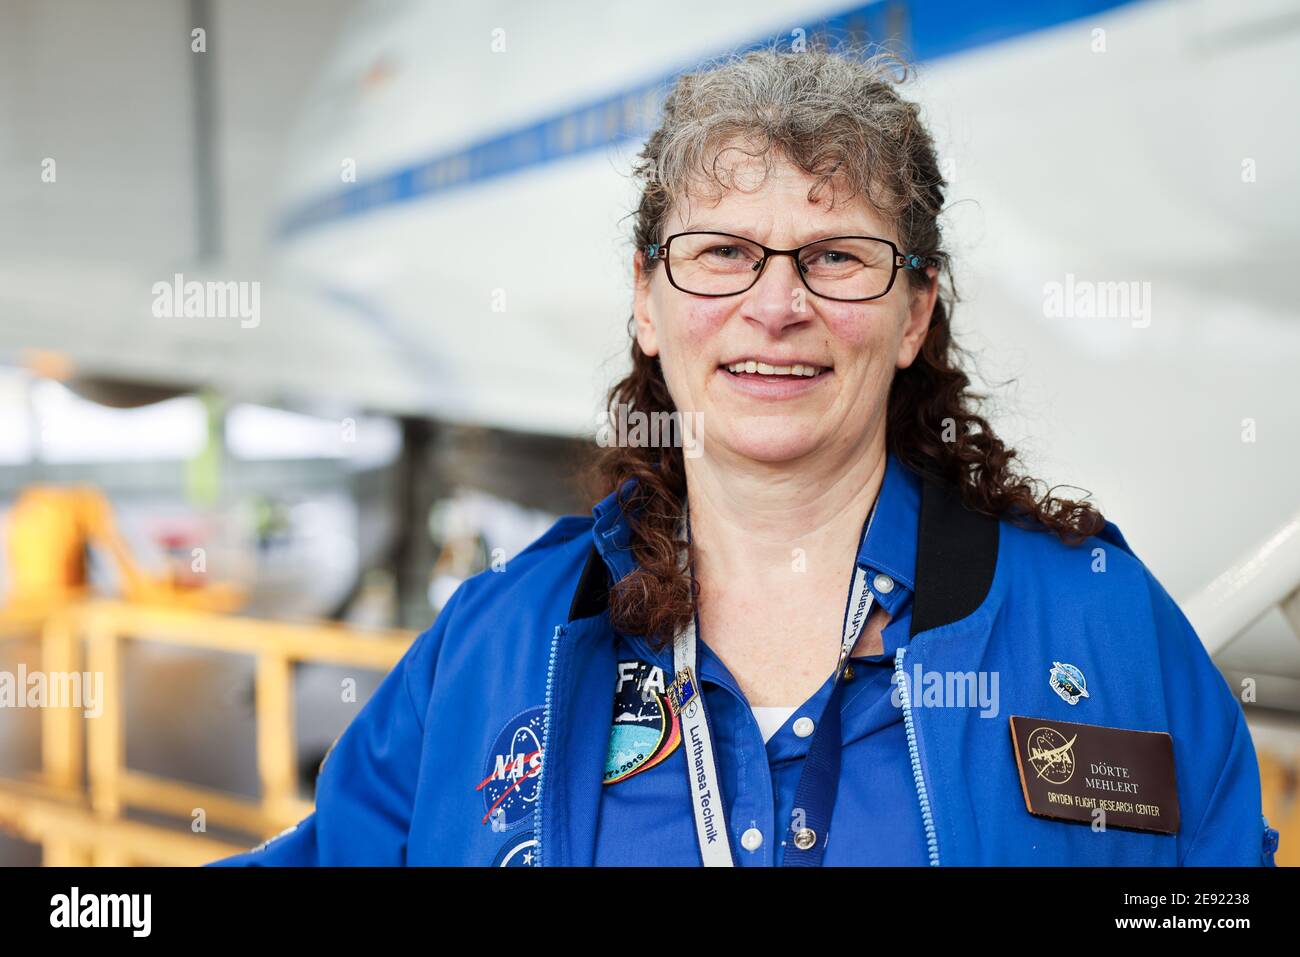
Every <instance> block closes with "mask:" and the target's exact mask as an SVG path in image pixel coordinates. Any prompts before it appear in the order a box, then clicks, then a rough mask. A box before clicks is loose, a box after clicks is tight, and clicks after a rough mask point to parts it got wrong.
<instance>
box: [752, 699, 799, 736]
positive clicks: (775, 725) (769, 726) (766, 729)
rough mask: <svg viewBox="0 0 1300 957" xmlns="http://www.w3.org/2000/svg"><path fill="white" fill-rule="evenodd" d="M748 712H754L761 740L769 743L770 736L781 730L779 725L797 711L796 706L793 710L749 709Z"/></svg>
mask: <svg viewBox="0 0 1300 957" xmlns="http://www.w3.org/2000/svg"><path fill="white" fill-rule="evenodd" d="M750 710H751V711H753V712H754V717H755V718H756V719H757V720H758V728H759V730H760V731H762V732H763V740H764V741H765V742H766V741H770V740H771V739H772V735H774V734H776V733H777V732H778V731H780V730H781V725H783V724H785V723H786V721H788V720H789V719H790V715H792V714H794V713H795V712H796V711H797V710H799V709H798V707H797V706H796V707H793V708H785V707H781V708H751V709H750Z"/></svg>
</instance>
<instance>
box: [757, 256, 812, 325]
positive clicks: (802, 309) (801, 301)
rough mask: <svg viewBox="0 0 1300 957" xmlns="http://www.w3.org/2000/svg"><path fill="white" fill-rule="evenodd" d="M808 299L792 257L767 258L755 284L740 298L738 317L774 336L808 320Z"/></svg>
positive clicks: (809, 310)
mask: <svg viewBox="0 0 1300 957" xmlns="http://www.w3.org/2000/svg"><path fill="white" fill-rule="evenodd" d="M809 296H810V294H809V292H808V287H807V286H805V285H804V284H803V280H802V279H801V278H800V277H799V264H798V262H797V261H796V260H795V258H794V256H769V257H768V259H767V262H765V263H764V264H763V268H762V272H761V273H760V275H759V277H758V281H757V282H755V283H754V285H753V286H751V287H750V288H749V291H748V292H747V293H745V295H744V297H743V299H744V302H743V303H742V305H741V315H742V316H744V317H745V318H746V319H748V320H749V321H751V322H756V323H758V324H759V325H761V326H764V327H766V328H767V330H768V332H769V333H771V334H772V335H777V334H779V333H781V332H783V331H785V329H787V328H788V327H790V326H796V325H799V324H801V323H805V322H809V321H811V319H812V308H811V306H810V305H809V303H808V299H809Z"/></svg>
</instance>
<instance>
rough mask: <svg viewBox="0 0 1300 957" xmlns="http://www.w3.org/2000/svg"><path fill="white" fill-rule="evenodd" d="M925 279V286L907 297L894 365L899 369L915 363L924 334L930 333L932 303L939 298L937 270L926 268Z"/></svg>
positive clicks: (923, 340) (932, 313) (932, 267)
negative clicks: (900, 337) (901, 334)
mask: <svg viewBox="0 0 1300 957" xmlns="http://www.w3.org/2000/svg"><path fill="white" fill-rule="evenodd" d="M925 278H926V284H925V285H924V286H921V287H919V288H917V289H913V290H912V292H911V295H910V296H909V297H908V307H907V321H906V323H905V324H904V326H903V338H902V341H900V342H899V344H898V361H897V362H896V363H895V365H897V366H898V368H900V369H906V368H907V367H908V366H910V365H911V364H912V363H913V362H915V361H916V356H917V353H919V352H920V351H921V346H922V344H923V343H924V342H925V336H926V333H928V332H929V331H930V317H931V316H932V315H934V303H935V300H936V299H937V298H938V297H939V270H938V269H936V268H935V267H934V266H926V267H925Z"/></svg>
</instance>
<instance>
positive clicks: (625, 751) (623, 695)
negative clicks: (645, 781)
mask: <svg viewBox="0 0 1300 957" xmlns="http://www.w3.org/2000/svg"><path fill="white" fill-rule="evenodd" d="M681 741H682V729H681V723H680V722H679V721H678V719H677V716H676V714H674V713H673V710H672V709H671V708H670V707H669V706H668V695H667V687H666V684H665V681H664V670H663V669H662V668H660V667H659V666H658V665H652V664H650V663H649V662H646V661H620V662H619V663H618V680H617V683H616V684H615V685H614V720H613V723H612V724H611V725H610V728H609V751H608V753H607V754H606V757H605V783H606V784H617V783H618V782H619V781H626V780H627V779H628V778H630V777H632V775H634V774H639V773H641V772H642V771H648V770H649V769H650V768H652V767H654V766H655V765H657V764H659V763H660V762H661V761H663V760H664V759H665V758H667V757H668V755H670V754H672V753H673V751H675V750H676V749H677V746H678V745H679V744H681Z"/></svg>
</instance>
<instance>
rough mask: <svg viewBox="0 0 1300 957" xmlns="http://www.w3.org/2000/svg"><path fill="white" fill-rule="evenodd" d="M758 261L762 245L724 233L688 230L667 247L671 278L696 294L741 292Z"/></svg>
mask: <svg viewBox="0 0 1300 957" xmlns="http://www.w3.org/2000/svg"><path fill="white" fill-rule="evenodd" d="M762 261H763V250H762V249H760V248H759V247H758V246H756V245H754V244H753V243H751V242H746V241H745V240H743V239H738V238H737V237H735V236H728V235H726V234H725V233H688V234H687V235H685V236H677V237H675V238H674V239H673V241H672V243H671V244H670V245H669V247H668V268H669V270H670V271H671V272H672V276H673V282H675V283H676V284H677V286H678V287H679V288H681V289H684V290H685V291H686V292H692V293H695V294H696V295H699V296H718V295H728V294H730V293H736V292H744V291H745V290H746V289H748V288H749V287H750V286H752V285H753V284H754V272H755V270H756V269H757V268H758V264H759V263H760V262H762Z"/></svg>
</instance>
